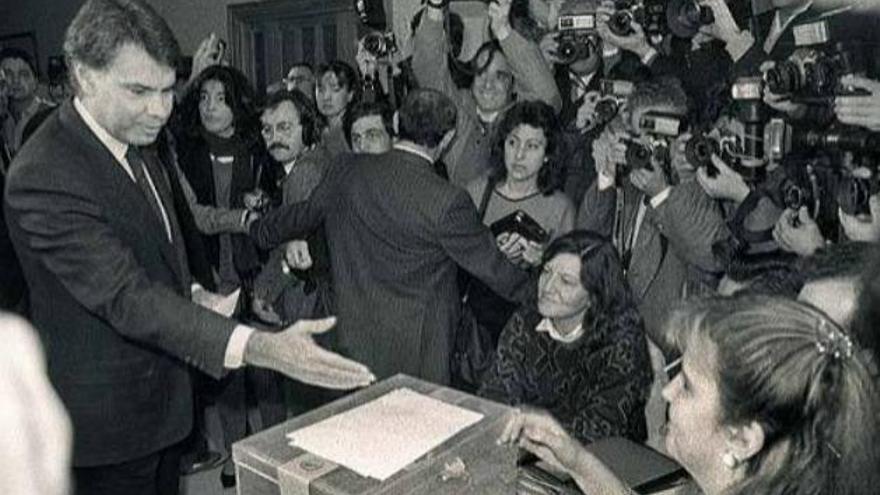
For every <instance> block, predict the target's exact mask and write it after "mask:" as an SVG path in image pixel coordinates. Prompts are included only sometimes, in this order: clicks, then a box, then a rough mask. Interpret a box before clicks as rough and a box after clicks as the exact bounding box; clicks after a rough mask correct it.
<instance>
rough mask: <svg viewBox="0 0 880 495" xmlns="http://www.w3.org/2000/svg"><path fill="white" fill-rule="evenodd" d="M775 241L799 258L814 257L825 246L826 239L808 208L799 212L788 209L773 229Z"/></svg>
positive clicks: (801, 208) (803, 207) (803, 208)
mask: <svg viewBox="0 0 880 495" xmlns="http://www.w3.org/2000/svg"><path fill="white" fill-rule="evenodd" d="M773 239H775V240H776V243H777V244H779V247H780V248H782V249H783V250H785V251H788V252H791V253H795V254H797V255H798V256H812V255H813V253H815V252H816V250H817V249H819V248H821V247H822V246H824V245H825V237H823V236H822V232H820V231H819V226H818V225H817V224H816V221H815V220H813V219H812V218H811V217H810V213H809V212H808V211H807V207H806V206H801V207H800V209H799V210H798V211H794V210H792V209H790V208H786V210H785V211H783V212H782V215H780V216H779V219H778V220H776V226H775V227H773Z"/></svg>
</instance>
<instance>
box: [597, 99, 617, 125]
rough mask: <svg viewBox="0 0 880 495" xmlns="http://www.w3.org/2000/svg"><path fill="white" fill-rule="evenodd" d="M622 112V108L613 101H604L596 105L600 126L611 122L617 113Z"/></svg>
mask: <svg viewBox="0 0 880 495" xmlns="http://www.w3.org/2000/svg"><path fill="white" fill-rule="evenodd" d="M619 110H620V106H619V105H618V104H617V102H616V101H615V100H613V99H610V98H608V99H604V100H599V102H598V103H596V119H597V120H598V121H599V123H600V124H605V123H608V122H610V121H611V119H613V118H614V116H615V115H617V112H618V111H619Z"/></svg>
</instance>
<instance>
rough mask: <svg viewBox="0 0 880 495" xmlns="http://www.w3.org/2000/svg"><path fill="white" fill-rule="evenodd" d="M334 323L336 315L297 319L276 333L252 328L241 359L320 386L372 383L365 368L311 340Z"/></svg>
mask: <svg viewBox="0 0 880 495" xmlns="http://www.w3.org/2000/svg"><path fill="white" fill-rule="evenodd" d="M335 324H336V318H324V319H322V320H300V321H298V322H296V323H295V324H293V325H291V326H289V327H287V328H286V329H284V330H282V331H281V332H278V333H269V332H262V331H256V332H254V333H253V334H251V336H250V338H249V339H248V342H247V345H246V346H245V351H244V361H245V363H247V364H249V365H252V366H257V367H260V368H267V369H271V370H275V371H278V372H279V373H283V374H285V375H287V376H289V377H290V378H293V379H294V380H299V381H301V382H303V383H308V384H310V385H317V386H319V387H324V388H331V389H339V390H347V389H352V388H357V387H365V386H367V385H369V384H370V383H372V382H374V381H375V380H376V377H375V376H374V375H373V374H372V373H371V372H370V370H369V368H367V367H366V366H364V365H362V364H360V363H358V362H356V361H352V360H350V359H347V358H345V357H342V356H340V355H339V354H335V353H333V352H330V351H327V350H325V349H323V348H322V347H321V346H319V345H318V344H317V343H315V341H314V340H313V339H312V335H317V334H320V333H324V332H326V331H328V330H330V329H331V328H332V327H333V325H335Z"/></svg>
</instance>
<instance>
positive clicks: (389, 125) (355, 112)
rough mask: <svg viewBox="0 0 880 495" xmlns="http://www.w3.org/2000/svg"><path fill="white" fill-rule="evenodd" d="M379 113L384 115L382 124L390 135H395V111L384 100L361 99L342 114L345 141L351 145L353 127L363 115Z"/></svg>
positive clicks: (381, 115)
mask: <svg viewBox="0 0 880 495" xmlns="http://www.w3.org/2000/svg"><path fill="white" fill-rule="evenodd" d="M373 115H377V116H379V117H382V125H384V126H385V131H386V132H387V133H388V135H389V136H393V135H394V111H393V110H391V106H390V105H389V104H388V103H386V102H384V101H361V102H358V103H355V104H354V105H352V107H351V108H349V109H348V111H346V112H345V114H344V115H343V116H342V130H343V131H345V141H346V142H347V143H348V147H349V148H350V147H351V128H352V126H354V123H355V122H357V120H358V119H359V118H361V117H370V116H373Z"/></svg>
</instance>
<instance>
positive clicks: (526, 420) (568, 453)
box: [498, 407, 584, 472]
mask: <svg viewBox="0 0 880 495" xmlns="http://www.w3.org/2000/svg"><path fill="white" fill-rule="evenodd" d="M498 443H499V444H515V445H517V446H519V447H520V448H523V449H525V450H527V451H529V452H531V453H533V454H535V455H536V456H538V457H539V458H540V459H541V460H543V461H544V462H547V463H550V464H551V465H552V466H554V467H556V468H557V469H560V470H562V471H566V472H571V471H572V470H574V469H575V468H576V467H577V465H578V459H579V457H580V456H581V455H582V454H583V453H584V449H583V447H582V446H581V444H580V443H578V441H577V440H575V439H574V438H572V437H571V436H570V435H569V434H568V433H567V432H566V431H565V428H563V427H562V425H560V424H559V423H558V422H557V421H556V420H555V419H554V418H553V416H551V415H550V414H549V413H547V412H546V411H541V410H538V409H533V408H529V407H523V408H522V409H517V410H516V412H514V414H513V417H511V419H510V420H509V421H508V422H507V425H506V426H505V427H504V431H503V432H502V433H501V436H500V437H499V438H498Z"/></svg>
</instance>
